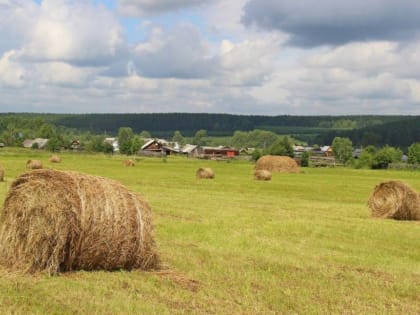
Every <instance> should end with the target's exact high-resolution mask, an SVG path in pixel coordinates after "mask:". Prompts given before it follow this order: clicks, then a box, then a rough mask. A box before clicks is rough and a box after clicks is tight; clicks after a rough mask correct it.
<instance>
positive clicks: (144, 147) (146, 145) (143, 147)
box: [141, 139, 157, 150]
mask: <svg viewBox="0 0 420 315" xmlns="http://www.w3.org/2000/svg"><path fill="white" fill-rule="evenodd" d="M155 141H156V140H155V139H152V140H149V141H147V142H146V143H145V144H143V145H142V146H141V150H144V149H146V148H147V147H148V146H150V145H151V144H153V143H155ZM156 142H157V141H156Z"/></svg>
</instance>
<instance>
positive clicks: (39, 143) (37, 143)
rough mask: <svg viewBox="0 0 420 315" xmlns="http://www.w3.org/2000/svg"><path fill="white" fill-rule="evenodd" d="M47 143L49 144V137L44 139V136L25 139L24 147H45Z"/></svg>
mask: <svg viewBox="0 0 420 315" xmlns="http://www.w3.org/2000/svg"><path fill="white" fill-rule="evenodd" d="M47 144H48V139H43V138H36V139H26V140H25V141H23V147H24V148H28V149H32V148H37V149H45V148H46V147H47Z"/></svg>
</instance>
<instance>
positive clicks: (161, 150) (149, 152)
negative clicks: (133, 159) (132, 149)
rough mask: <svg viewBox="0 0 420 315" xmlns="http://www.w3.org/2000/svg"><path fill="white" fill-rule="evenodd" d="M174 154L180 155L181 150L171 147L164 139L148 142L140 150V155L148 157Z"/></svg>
mask: <svg viewBox="0 0 420 315" xmlns="http://www.w3.org/2000/svg"><path fill="white" fill-rule="evenodd" d="M174 153H180V150H179V149H177V148H174V147H171V146H169V144H168V142H167V141H166V140H163V139H152V140H149V141H148V142H146V143H145V144H144V145H143V146H142V147H141V149H140V151H139V154H140V155H146V156H166V155H171V154H174Z"/></svg>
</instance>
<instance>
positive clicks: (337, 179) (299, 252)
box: [0, 149, 420, 314]
mask: <svg viewBox="0 0 420 315" xmlns="http://www.w3.org/2000/svg"><path fill="white" fill-rule="evenodd" d="M49 156H50V154H49V153H47V152H42V151H36V150H4V149H1V151H0V165H1V166H3V167H4V169H5V171H6V174H5V177H6V178H5V182H0V204H1V205H2V204H3V201H4V198H5V195H6V193H7V191H8V189H9V187H10V184H11V182H12V181H13V180H14V179H15V178H16V177H17V176H18V175H19V174H21V173H23V172H25V171H26V170H25V163H26V161H27V160H28V159H30V158H31V159H40V160H42V161H43V163H44V166H45V167H48V168H56V169H66V170H78V171H81V172H84V173H89V174H94V175H100V176H104V177H107V178H112V179H115V180H117V181H119V182H121V183H122V184H124V185H125V186H127V187H128V188H129V189H131V190H133V191H136V192H138V193H140V194H141V195H142V196H144V198H145V199H146V200H147V201H148V203H149V204H150V205H151V207H152V210H153V217H154V226H155V238H156V242H157V245H158V247H159V252H160V255H161V259H162V262H163V264H162V269H161V270H158V271H151V272H144V271H138V270H135V271H115V272H103V271H95V272H87V271H76V272H70V273H63V274H60V275H59V276H49V275H46V274H38V275H23V274H18V273H12V272H9V271H7V270H5V269H0V277H1V279H0V313H1V314H419V313H420V223H419V222H403V221H393V220H379V219H373V218H371V217H370V211H369V209H368V207H367V199H368V197H369V195H370V193H371V192H372V190H373V188H374V187H375V185H376V184H378V183H379V182H381V181H385V180H390V179H399V180H402V181H404V182H406V183H408V184H409V185H411V186H412V187H413V188H415V189H417V190H418V191H420V173H419V172H409V171H396V170H392V171H390V170H388V171H386V170H355V169H347V168H338V167H337V168H303V169H302V172H301V173H299V174H274V175H273V179H272V180H271V181H267V182H263V181H255V180H254V179H253V176H252V174H253V164H252V163H251V162H248V161H231V162H229V163H227V162H220V161H207V160H194V159H187V158H183V157H168V158H166V159H161V158H142V157H137V159H136V160H137V162H136V166H135V167H124V166H123V165H122V161H123V160H124V159H125V158H124V157H123V156H120V155H115V156H108V155H93V154H92V155H90V154H79V153H62V154H61V157H62V159H63V161H62V163H60V164H51V163H49V162H48V158H49ZM199 167H211V168H213V170H214V171H215V174H216V177H215V179H214V180H198V179H196V178H195V171H196V170H197V168H199Z"/></svg>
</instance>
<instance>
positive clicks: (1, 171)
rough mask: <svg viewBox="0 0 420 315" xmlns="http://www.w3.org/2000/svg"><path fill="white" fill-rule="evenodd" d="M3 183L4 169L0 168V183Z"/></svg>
mask: <svg viewBox="0 0 420 315" xmlns="http://www.w3.org/2000/svg"><path fill="white" fill-rule="evenodd" d="M2 181H4V169H3V168H2V167H1V166H0V182H2Z"/></svg>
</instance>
